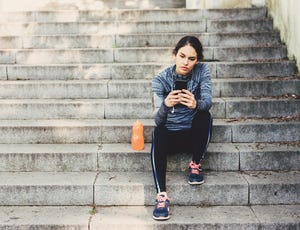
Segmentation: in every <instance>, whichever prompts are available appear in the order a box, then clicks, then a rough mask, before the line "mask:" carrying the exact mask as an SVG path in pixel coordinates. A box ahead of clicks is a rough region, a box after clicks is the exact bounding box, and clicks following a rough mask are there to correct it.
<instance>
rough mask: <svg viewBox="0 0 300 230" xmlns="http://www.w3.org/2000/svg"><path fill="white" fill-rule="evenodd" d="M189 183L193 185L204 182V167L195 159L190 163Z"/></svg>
mask: <svg viewBox="0 0 300 230" xmlns="http://www.w3.org/2000/svg"><path fill="white" fill-rule="evenodd" d="M189 171H190V175H189V181H188V182H189V184H191V185H197V184H203V183H204V178H203V175H202V169H201V165H200V164H196V163H194V162H193V161H192V162H191V163H190V165H189Z"/></svg>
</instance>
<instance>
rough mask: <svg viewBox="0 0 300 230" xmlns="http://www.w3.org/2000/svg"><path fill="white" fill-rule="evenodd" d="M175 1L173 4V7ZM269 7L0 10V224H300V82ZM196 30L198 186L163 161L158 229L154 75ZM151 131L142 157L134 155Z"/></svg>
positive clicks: (175, 164)
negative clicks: (165, 203) (201, 114)
mask: <svg viewBox="0 0 300 230" xmlns="http://www.w3.org/2000/svg"><path fill="white" fill-rule="evenodd" d="M176 2H177V3H176V4H178V2H179V1H176ZM266 15H267V12H266V9H265V8H249V9H228V10H187V9H183V8H168V9H155V10H153V9H145V10H136V9H123V10H106V11H99V10H95V11H93V10H89V11H76V10H73V11H60V10H57V11H35V12H15V13H1V15H0V35H1V36H0V63H1V65H0V79H1V81H0V111H1V112H0V171H1V172H0V229H299V228H300V211H299V210H300V172H299V170H300V157H299V156H300V155H299V147H300V145H299V140H300V131H299V130H300V122H299V113H300V106H299V105H300V100H299V89H300V80H299V77H298V76H297V75H296V70H295V63H294V62H293V61H289V60H288V59H287V53H286V52H287V51H286V47H285V46H284V45H283V44H281V42H280V37H279V33H278V32H277V31H275V30H274V29H273V25H272V20H271V19H270V18H268V17H267V16H266ZM186 34H193V35H196V36H198V37H199V38H200V40H201V41H202V43H203V45H204V47H205V49H204V56H205V61H206V62H208V64H209V66H210V68H211V73H212V83H213V96H214V97H213V98H214V99H213V108H212V113H213V116H214V127H213V137H212V143H211V144H210V146H209V149H208V153H207V155H206V156H207V157H206V159H205V162H204V165H203V166H204V168H205V178H206V183H205V184H203V185H201V186H199V187H191V186H190V185H188V184H187V181H186V175H185V170H186V167H187V163H188V162H189V160H190V156H188V155H176V156H173V157H172V158H171V159H170V163H169V165H168V182H167V183H168V192H169V196H170V198H171V202H172V218H171V219H170V220H169V221H167V222H156V221H154V220H152V210H153V203H154V198H155V188H154V184H153V179H152V172H151V163H150V154H149V153H150V142H151V132H152V129H153V126H154V121H153V119H152V105H151V78H152V77H153V76H154V75H155V74H157V73H158V72H159V71H160V70H162V69H163V68H165V67H167V66H169V65H170V64H172V48H173V46H174V45H175V44H176V42H177V41H178V40H179V38H180V37H182V36H184V35H186ZM137 119H140V120H141V121H142V122H143V124H144V126H145V140H146V146H145V150H143V151H140V152H134V151H132V149H131V146H130V138H131V127H132V124H133V122H134V121H135V120H137Z"/></svg>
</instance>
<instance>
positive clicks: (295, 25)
mask: <svg viewBox="0 0 300 230" xmlns="http://www.w3.org/2000/svg"><path fill="white" fill-rule="evenodd" d="M266 5H267V7H268V10H269V14H270V15H271V16H272V18H273V19H274V27H275V28H276V29H278V30H280V36H281V39H282V41H283V42H285V43H286V45H287V47H288V57H289V58H290V59H295V60H296V61H297V67H298V70H300V46H299V41H300V23H299V22H300V14H299V10H300V1H299V0H266Z"/></svg>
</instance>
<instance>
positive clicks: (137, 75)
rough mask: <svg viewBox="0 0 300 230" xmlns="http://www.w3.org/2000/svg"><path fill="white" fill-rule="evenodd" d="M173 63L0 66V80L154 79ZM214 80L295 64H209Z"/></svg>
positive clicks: (289, 70)
mask: <svg viewBox="0 0 300 230" xmlns="http://www.w3.org/2000/svg"><path fill="white" fill-rule="evenodd" d="M171 64H172V63H160V64H159V63H113V64H109V63H107V64H60V65H57V64H52V65H7V66H5V65H0V80H1V79H2V80H82V79H98V80H100V79H113V80H117V79H118V80H120V79H123V80H124V79H152V78H153V76H155V75H156V74H157V73H159V72H160V71H162V70H163V69H164V68H166V67H168V66H170V65H171ZM208 65H209V67H210V70H211V76H212V78H254V77H269V76H272V77H286V76H292V75H294V74H295V68H296V66H295V62H294V61H259V62H255V61H250V62H208Z"/></svg>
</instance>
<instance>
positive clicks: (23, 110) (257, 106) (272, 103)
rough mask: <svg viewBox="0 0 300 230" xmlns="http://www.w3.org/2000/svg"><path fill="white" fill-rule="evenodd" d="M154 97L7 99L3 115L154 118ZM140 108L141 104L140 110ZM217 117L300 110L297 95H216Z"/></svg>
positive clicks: (2, 104)
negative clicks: (249, 96) (247, 96)
mask: <svg viewBox="0 0 300 230" xmlns="http://www.w3.org/2000/svg"><path fill="white" fill-rule="evenodd" d="M152 107H153V105H152V102H151V97H147V98H138V99H136V98H134V99H128V98H126V99H121V98H119V99H85V100H83V99H77V100H75V99H63V100H58V99H19V100H18V99H13V100H11V99H4V100H0V110H1V111H2V112H1V113H0V119H4V120H15V119H16V120H18V119H21V120H23V119H29V120H31V119H151V118H153V108H152ZM137 108H139V109H138V110H137ZM211 113H212V114H213V116H214V118H223V119H225V118H274V117H284V116H286V115H287V114H288V115H289V116H296V115H298V114H300V100H297V99H294V98H257V99H253V98H241V97H239V98H214V99H213V106H212V109H211Z"/></svg>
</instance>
